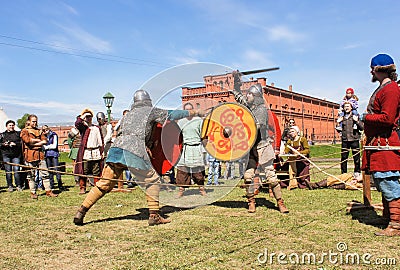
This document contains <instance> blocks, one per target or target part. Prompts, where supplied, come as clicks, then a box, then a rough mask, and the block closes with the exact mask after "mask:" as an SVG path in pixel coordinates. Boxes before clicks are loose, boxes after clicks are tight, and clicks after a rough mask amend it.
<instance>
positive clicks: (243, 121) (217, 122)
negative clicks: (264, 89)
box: [201, 103, 257, 161]
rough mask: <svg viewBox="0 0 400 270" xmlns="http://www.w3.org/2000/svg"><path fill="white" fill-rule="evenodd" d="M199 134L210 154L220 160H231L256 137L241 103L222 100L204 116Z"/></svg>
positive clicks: (248, 148) (244, 150)
mask: <svg viewBox="0 0 400 270" xmlns="http://www.w3.org/2000/svg"><path fill="white" fill-rule="evenodd" d="M201 136H202V138H203V144H204V147H205V149H206V150H207V152H208V153H209V154H210V155H212V156H213V157H215V158H216V159H219V160H222V161H235V160H238V159H240V158H241V157H243V156H245V155H246V154H247V153H248V152H249V151H250V149H251V147H252V146H253V144H254V142H255V141H256V139H257V126H256V123H255V120H254V117H253V115H252V113H251V112H250V110H249V109H247V108H246V107H245V106H243V105H241V104H238V103H223V104H221V105H218V106H216V107H214V108H213V109H212V110H211V112H210V113H209V114H208V115H207V117H206V118H205V119H204V121H203V125H202V129H201Z"/></svg>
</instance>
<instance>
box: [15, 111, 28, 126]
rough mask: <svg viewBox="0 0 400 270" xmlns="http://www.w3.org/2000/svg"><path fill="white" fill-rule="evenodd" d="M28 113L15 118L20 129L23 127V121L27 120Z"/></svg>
mask: <svg viewBox="0 0 400 270" xmlns="http://www.w3.org/2000/svg"><path fill="white" fill-rule="evenodd" d="M28 116H29V113H25V114H24V115H23V116H22V117H21V118H20V119H18V120H17V126H18V127H19V128H20V129H23V128H25V123H26V121H27V120H28Z"/></svg>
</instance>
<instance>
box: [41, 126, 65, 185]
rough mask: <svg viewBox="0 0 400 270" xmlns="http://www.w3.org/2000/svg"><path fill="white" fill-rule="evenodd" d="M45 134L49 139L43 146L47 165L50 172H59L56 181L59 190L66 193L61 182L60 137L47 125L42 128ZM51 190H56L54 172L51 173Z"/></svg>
mask: <svg viewBox="0 0 400 270" xmlns="http://www.w3.org/2000/svg"><path fill="white" fill-rule="evenodd" d="M42 129H43V133H44V134H45V135H46V137H47V144H46V145H43V149H44V150H45V151H44V156H45V158H46V165H47V168H48V169H49V170H53V171H57V173H56V179H57V185H58V189H59V190H60V191H64V187H63V182H62V181H61V174H60V173H59V171H60V163H59V160H58V157H59V156H60V152H59V151H58V135H57V133H55V132H54V131H52V130H51V129H50V128H49V127H48V126H47V125H44V126H43V127H42ZM49 180H50V188H51V189H54V172H51V171H49Z"/></svg>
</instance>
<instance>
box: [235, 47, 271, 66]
mask: <svg viewBox="0 0 400 270" xmlns="http://www.w3.org/2000/svg"><path fill="white" fill-rule="evenodd" d="M275 65H276V64H275V63H274V61H272V60H271V59H270V58H269V56H268V53H265V52H262V51H258V50H254V49H248V50H246V51H245V52H244V53H243V54H242V55H241V61H240V63H234V64H233V65H232V66H234V67H235V68H238V69H240V70H246V69H249V68H251V69H258V68H266V67H273V66H275Z"/></svg>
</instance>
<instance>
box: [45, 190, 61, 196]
mask: <svg viewBox="0 0 400 270" xmlns="http://www.w3.org/2000/svg"><path fill="white" fill-rule="evenodd" d="M46 196H47V197H57V196H58V195H57V194H54V193H53V191H51V190H46Z"/></svg>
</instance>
